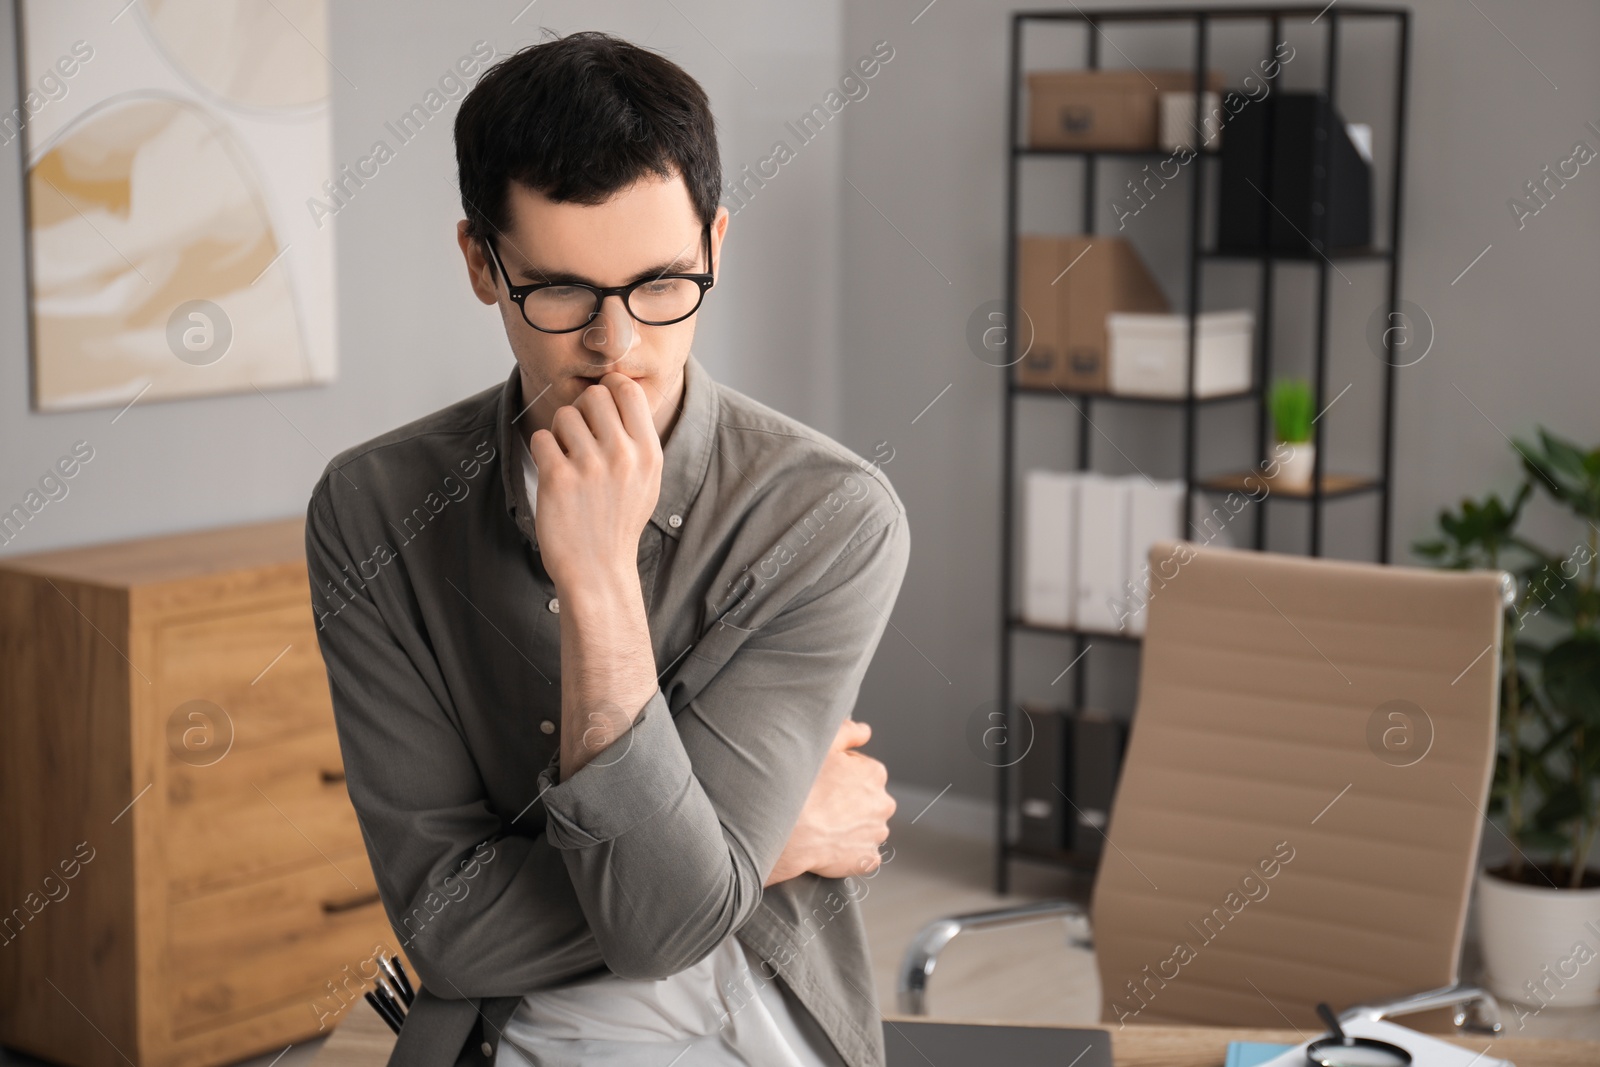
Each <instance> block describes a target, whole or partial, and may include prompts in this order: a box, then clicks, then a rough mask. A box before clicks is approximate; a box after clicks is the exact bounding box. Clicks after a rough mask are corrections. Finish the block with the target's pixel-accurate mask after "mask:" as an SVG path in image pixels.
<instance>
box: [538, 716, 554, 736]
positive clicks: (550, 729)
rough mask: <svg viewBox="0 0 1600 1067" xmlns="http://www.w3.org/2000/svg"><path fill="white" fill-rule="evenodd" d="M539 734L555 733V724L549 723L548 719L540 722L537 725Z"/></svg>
mask: <svg viewBox="0 0 1600 1067" xmlns="http://www.w3.org/2000/svg"><path fill="white" fill-rule="evenodd" d="M539 732H540V733H545V734H553V733H555V732H556V724H555V723H553V722H551V721H550V720H549V719H545V720H544V721H543V722H541V723H540V724H539Z"/></svg>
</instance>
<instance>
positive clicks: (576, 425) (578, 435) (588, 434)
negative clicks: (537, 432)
mask: <svg viewBox="0 0 1600 1067" xmlns="http://www.w3.org/2000/svg"><path fill="white" fill-rule="evenodd" d="M550 432H551V433H552V434H554V435H555V439H556V443H557V444H559V445H560V446H561V450H562V451H563V452H565V453H566V454H567V455H568V456H570V457H572V458H573V459H577V458H578V457H580V456H584V455H587V454H589V453H590V452H592V451H594V449H595V448H596V447H598V445H597V444H596V442H595V438H594V433H593V431H591V430H590V429H589V423H588V420H586V419H585V418H584V417H583V412H581V411H579V410H578V409H577V408H576V407H574V406H572V405H570V404H569V405H567V406H565V407H559V408H556V413H555V414H554V415H552V416H551V417H550ZM530 451H531V448H530Z"/></svg>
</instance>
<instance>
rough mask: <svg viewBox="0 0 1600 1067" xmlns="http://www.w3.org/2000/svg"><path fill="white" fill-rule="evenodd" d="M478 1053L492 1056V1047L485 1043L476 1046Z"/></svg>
mask: <svg viewBox="0 0 1600 1067" xmlns="http://www.w3.org/2000/svg"><path fill="white" fill-rule="evenodd" d="M478 1051H479V1052H482V1053H483V1054H484V1055H485V1056H493V1055H494V1046H493V1045H491V1044H489V1042H487V1041H485V1042H484V1043H483V1044H481V1045H479V1046H478Z"/></svg>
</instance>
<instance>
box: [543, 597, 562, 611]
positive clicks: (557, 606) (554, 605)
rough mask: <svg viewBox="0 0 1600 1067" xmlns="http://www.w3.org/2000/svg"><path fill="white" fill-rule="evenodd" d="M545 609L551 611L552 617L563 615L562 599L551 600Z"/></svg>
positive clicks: (554, 598)
mask: <svg viewBox="0 0 1600 1067" xmlns="http://www.w3.org/2000/svg"><path fill="white" fill-rule="evenodd" d="M545 607H547V608H549V609H550V613H551V614H552V615H560V614H561V598H560V597H551V598H550V603H548V604H546V605H545Z"/></svg>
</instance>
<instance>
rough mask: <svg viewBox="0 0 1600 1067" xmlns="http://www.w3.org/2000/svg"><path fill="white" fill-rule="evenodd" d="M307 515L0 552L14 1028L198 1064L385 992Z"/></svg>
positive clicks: (23, 1043) (147, 1066)
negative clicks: (376, 975)
mask: <svg viewBox="0 0 1600 1067" xmlns="http://www.w3.org/2000/svg"><path fill="white" fill-rule="evenodd" d="M303 528H304V524H303V520H300V519H291V520H286V521H282V522H272V523H262V524H256V525H250V526H238V527H230V528H227V529H221V530H211V531H204V532H200V533H191V534H182V535H178V536H172V537H160V538H150V539H146V540H141V541H132V542H126V543H123V544H116V545H104V546H95V547H91V548H83V549H73V550H68V551H61V552H50V553H44V554H39V555H34V556H23V557H11V558H6V559H0V1043H3V1044H5V1045H7V1046H10V1047H13V1048H17V1049H21V1050H23V1051H26V1052H29V1053H32V1054H34V1055H36V1056H40V1057H43V1058H45V1059H49V1060H53V1061H57V1062H60V1063H65V1064H71V1065H74V1067H91V1065H93V1067H99V1065H105V1067H113V1065H124V1067H125V1065H126V1064H129V1063H132V1064H134V1065H136V1067H158V1065H159V1067H198V1065H212V1064H222V1063H229V1062H232V1061H234V1060H238V1059H241V1058H244V1057H246V1056H249V1055H252V1054H255V1053H260V1052H267V1051H276V1050H278V1049H281V1048H283V1047H284V1046H285V1045H287V1044H289V1043H290V1042H292V1041H298V1040H301V1039H303V1038H306V1037H310V1036H314V1035H315V1034H317V1033H318V1032H319V1031H321V1030H322V1029H323V1028H326V1027H331V1026H332V1025H333V1024H334V1023H335V1022H336V1021H337V1020H338V1019H339V1018H342V1017H343V1015H344V1013H345V1012H346V1011H348V1010H351V1007H352V1005H354V1007H355V1010H359V1011H363V1012H365V1011H369V1010H370V1009H369V1008H367V1007H366V1006H365V1005H364V1004H360V1003H359V999H360V993H361V987H362V986H363V985H364V984H369V983H364V982H363V980H362V976H363V975H371V974H372V973H373V965H372V963H371V960H372V957H373V954H374V952H375V951H376V950H377V949H378V948H379V946H382V947H383V948H384V949H385V950H387V952H389V953H393V952H395V948H396V938H395V936H394V934H393V932H392V931H391V930H390V928H389V924H388V921H387V919H386V918H385V916H384V912H383V908H382V906H381V905H380V904H379V902H378V895H377V890H376V888H375V886H374V882H373V877H372V870H371V868H370V867H369V865H368V863H367V856H366V851H365V848H364V846H363V844H362V840H361V831H360V827H359V826H358V825H357V822H356V814H355V811H354V809H353V808H352V807H351V806H350V799H349V796H348V795H347V794H346V792H345V787H344V771H343V769H342V766H341V763H340V759H339V741H338V736H337V734H336V733H335V731H334V723H333V709H332V705H331V703H330V702H329V698H328V682H327V675H326V673H325V672H324V669H323V663H322V657H321V655H320V654H319V652H318V649H317V640H316V632H315V629H314V627H315V622H314V619H313V617H312V613H311V604H310V590H309V587H308V584H307V579H306V566H305V550H304V540H303ZM402 955H403V954H402Z"/></svg>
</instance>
